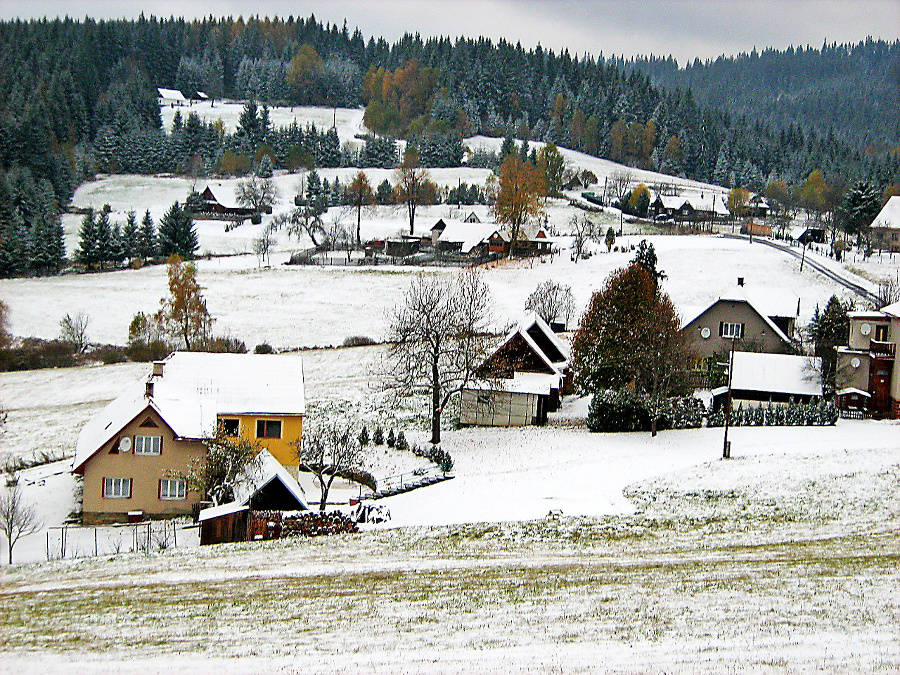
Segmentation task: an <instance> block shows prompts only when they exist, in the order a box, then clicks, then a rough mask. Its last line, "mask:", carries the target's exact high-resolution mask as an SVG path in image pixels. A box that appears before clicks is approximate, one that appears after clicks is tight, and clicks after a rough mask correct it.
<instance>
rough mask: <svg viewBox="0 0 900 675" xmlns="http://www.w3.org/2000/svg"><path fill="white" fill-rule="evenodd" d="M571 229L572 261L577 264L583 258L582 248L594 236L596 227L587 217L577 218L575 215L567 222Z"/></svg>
mask: <svg viewBox="0 0 900 675" xmlns="http://www.w3.org/2000/svg"><path fill="white" fill-rule="evenodd" d="M569 225H570V226H571V228H572V235H573V236H572V260H574V261H575V262H578V260H579V259H580V258H583V257H584V246H585V244H587V242H588V240H589V239H591V238H592V237H593V236H594V232H595V230H596V226H595V225H594V221H592V220H591V219H590V218H589V217H588V216H579V215H578V214H577V213H576V214H575V215H573V216H572V219H571V220H570V221H569Z"/></svg>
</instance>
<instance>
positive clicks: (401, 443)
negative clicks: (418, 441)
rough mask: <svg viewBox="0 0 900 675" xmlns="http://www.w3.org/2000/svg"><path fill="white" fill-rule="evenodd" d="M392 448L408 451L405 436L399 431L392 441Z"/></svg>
mask: <svg viewBox="0 0 900 675" xmlns="http://www.w3.org/2000/svg"><path fill="white" fill-rule="evenodd" d="M394 447H395V448H397V450H409V443H407V442H406V434H404V433H403V431H402V430H401V431H400V432H399V433H398V434H397V439H396V440H395V441H394Z"/></svg>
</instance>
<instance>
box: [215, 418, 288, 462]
mask: <svg viewBox="0 0 900 675" xmlns="http://www.w3.org/2000/svg"><path fill="white" fill-rule="evenodd" d="M228 419H232V420H233V419H236V420H238V423H239V425H240V426H239V434H240V436H241V437H242V438H246V439H247V440H249V441H251V442H254V443H259V444H260V445H261V446H262V447H264V448H265V449H266V450H268V451H269V452H270V453H272V456H273V457H274V458H275V459H277V460H278V461H279V462H280V463H281V464H282V465H283V466H286V467H296V466H297V464H298V461H297V454H296V452H295V450H294V448H293V447H292V445H291V443H295V442H300V439H301V437H302V435H303V417H301V416H299V415H298V416H287V415H220V416H219V420H220V421H221V420H228ZM258 420H278V421H280V422H281V438H259V437H257V435H256V423H257V421H258Z"/></svg>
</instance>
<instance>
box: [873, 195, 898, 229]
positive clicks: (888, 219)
mask: <svg viewBox="0 0 900 675" xmlns="http://www.w3.org/2000/svg"><path fill="white" fill-rule="evenodd" d="M872 227H889V228H891V229H894V230H898V229H900V196H898V195H894V196H893V197H891V198H890V199H888V200H887V204H885V205H884V207H883V208H882V209H881V211H880V212H879V213H878V215H877V216H875V220H873V221H872Z"/></svg>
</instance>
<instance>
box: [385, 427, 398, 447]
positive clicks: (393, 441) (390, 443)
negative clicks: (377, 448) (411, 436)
mask: <svg viewBox="0 0 900 675" xmlns="http://www.w3.org/2000/svg"><path fill="white" fill-rule="evenodd" d="M396 443H397V437H396V436H394V429H393V428H391V430H390V431H388V435H387V444H388V447H389V448H393V447H394V445H396Z"/></svg>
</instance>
